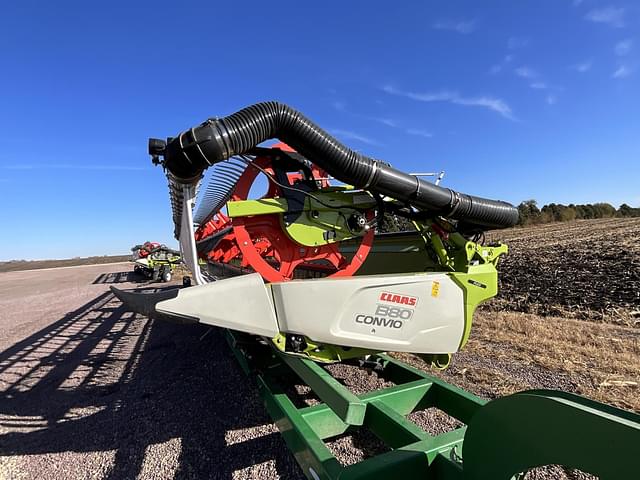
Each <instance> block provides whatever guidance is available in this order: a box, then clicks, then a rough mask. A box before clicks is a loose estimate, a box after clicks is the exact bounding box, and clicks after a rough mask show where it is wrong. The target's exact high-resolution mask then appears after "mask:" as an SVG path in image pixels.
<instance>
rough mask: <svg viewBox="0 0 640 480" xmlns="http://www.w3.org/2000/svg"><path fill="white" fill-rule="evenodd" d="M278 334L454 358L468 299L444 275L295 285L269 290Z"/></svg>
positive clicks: (378, 277)
mask: <svg viewBox="0 0 640 480" xmlns="http://www.w3.org/2000/svg"><path fill="white" fill-rule="evenodd" d="M271 290H272V292H273V298H274V304H275V308H276V312H277V316H278V323H279V325H280V330H281V331H283V332H288V333H297V334H303V335H306V336H307V337H309V338H310V339H312V340H315V341H317V342H324V343H330V344H334V345H343V346H352V347H363V348H372V349H377V350H383V351H399V352H415V353H452V352H455V351H457V350H458V346H459V345H460V341H461V339H462V335H463V331H464V297H463V292H462V289H461V288H460V287H458V286H457V285H456V284H455V283H454V282H453V280H451V279H450V278H449V277H448V276H447V275H446V274H444V273H425V274H416V275H371V276H361V277H346V278H332V279H315V280H294V281H291V282H285V283H277V284H272V285H271Z"/></svg>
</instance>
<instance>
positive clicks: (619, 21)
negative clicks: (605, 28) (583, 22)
mask: <svg viewBox="0 0 640 480" xmlns="http://www.w3.org/2000/svg"><path fill="white" fill-rule="evenodd" d="M584 18H585V19H587V20H589V21H590V22H595V23H604V24H605V25H609V26H610V27H614V28H622V27H624V8H618V7H604V8H596V9H594V10H591V11H590V12H589V13H587V14H586V15H585V17H584Z"/></svg>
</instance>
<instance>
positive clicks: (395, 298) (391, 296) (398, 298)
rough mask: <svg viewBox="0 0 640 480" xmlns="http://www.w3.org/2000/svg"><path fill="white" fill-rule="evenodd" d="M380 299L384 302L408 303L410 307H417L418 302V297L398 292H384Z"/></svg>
mask: <svg viewBox="0 0 640 480" xmlns="http://www.w3.org/2000/svg"><path fill="white" fill-rule="evenodd" d="M380 300H381V301H383V302H390V303H397V304H398V305H408V306H409V307H415V306H416V303H418V299H417V298H416V297H409V296H407V295H398V294H397V293H389V292H382V293H381V294H380Z"/></svg>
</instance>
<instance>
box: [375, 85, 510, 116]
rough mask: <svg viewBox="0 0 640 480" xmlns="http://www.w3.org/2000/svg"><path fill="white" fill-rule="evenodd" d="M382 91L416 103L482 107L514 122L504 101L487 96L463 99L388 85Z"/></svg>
mask: <svg viewBox="0 0 640 480" xmlns="http://www.w3.org/2000/svg"><path fill="white" fill-rule="evenodd" d="M382 90H383V91H385V92H387V93H389V94H391V95H398V96H401V97H406V98H410V99H411V100H416V101H418V102H449V103H453V104H455V105H462V106H465V107H482V108H486V109H488V110H491V111H492V112H495V113H498V114H500V115H502V116H503V117H505V118H508V119H509V120H515V117H514V116H513V112H512V111H511V107H509V105H508V104H507V103H506V102H505V101H504V100H502V99H499V98H494V97H488V96H481V97H463V96H461V95H460V94H459V93H458V92H455V91H449V90H443V91H441V92H429V93H415V92H405V91H402V90H398V89H397V88H395V87H392V86H390V85H387V86H384V87H382Z"/></svg>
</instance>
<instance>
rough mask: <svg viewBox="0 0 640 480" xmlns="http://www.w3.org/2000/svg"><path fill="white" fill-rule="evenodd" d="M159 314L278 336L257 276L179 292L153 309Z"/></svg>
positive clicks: (234, 278)
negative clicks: (195, 319)
mask: <svg viewBox="0 0 640 480" xmlns="http://www.w3.org/2000/svg"><path fill="white" fill-rule="evenodd" d="M156 310H157V311H158V312H160V313H166V314H169V315H178V316H183V317H190V318H197V319H199V320H200V322H201V323H206V324H207V325H213V326H216V327H223V328H230V329H232V330H239V331H241V332H247V333H253V334H256V335H262V336H266V337H270V338H273V337H274V336H275V335H276V334H277V333H278V322H277V321H276V317H275V313H274V311H273V304H272V303H271V298H270V295H269V293H268V291H267V288H266V287H265V285H264V282H263V281H262V277H261V276H260V275H258V274H257V273H252V274H251V275H242V276H238V277H233V278H227V279H225V280H219V281H217V282H213V283H208V284H206V285H199V286H196V287H190V288H183V289H181V290H180V291H179V293H178V296H177V297H175V298H172V299H169V300H164V301H162V302H159V303H158V304H157V305H156Z"/></svg>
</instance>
